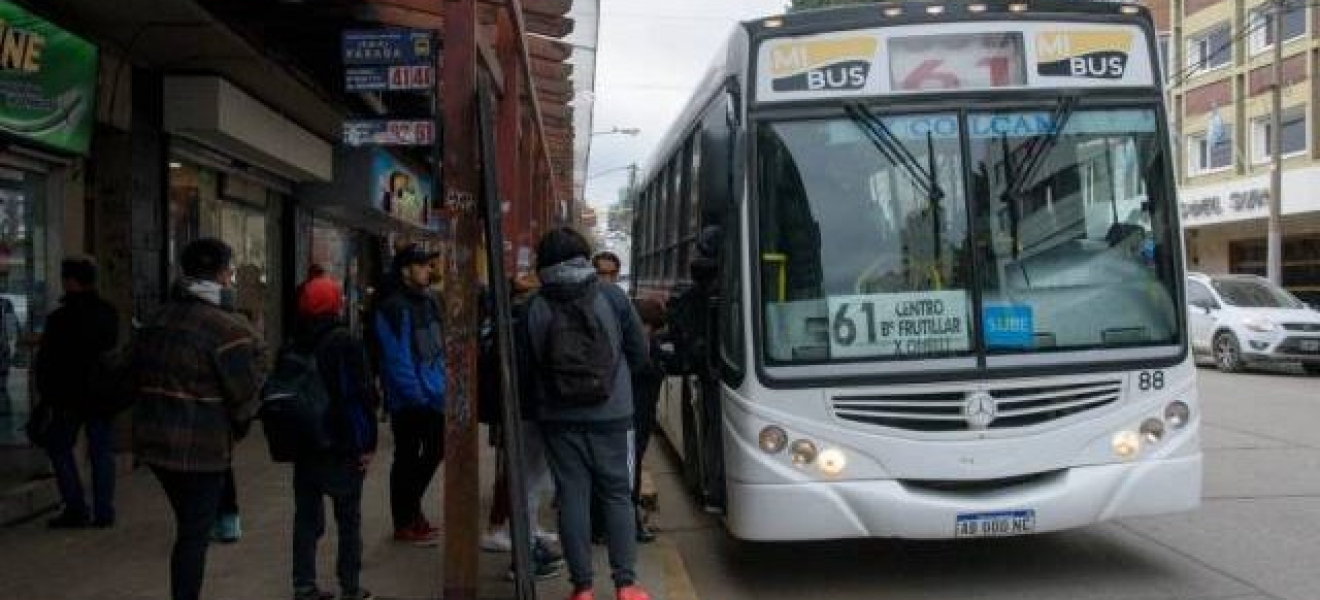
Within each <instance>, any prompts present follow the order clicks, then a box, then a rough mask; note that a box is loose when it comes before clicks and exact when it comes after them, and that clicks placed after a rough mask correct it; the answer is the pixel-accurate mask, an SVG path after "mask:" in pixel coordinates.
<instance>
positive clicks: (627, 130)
mask: <svg viewBox="0 0 1320 600" xmlns="http://www.w3.org/2000/svg"><path fill="white" fill-rule="evenodd" d="M641 132H642V130H641V129H638V128H636V127H617V126H616V127H611V128H609V129H607V130H605V131H593V132H591V137H596V136H598V135H611V134H615V133H617V134H619V135H637V134H639V133H641Z"/></svg>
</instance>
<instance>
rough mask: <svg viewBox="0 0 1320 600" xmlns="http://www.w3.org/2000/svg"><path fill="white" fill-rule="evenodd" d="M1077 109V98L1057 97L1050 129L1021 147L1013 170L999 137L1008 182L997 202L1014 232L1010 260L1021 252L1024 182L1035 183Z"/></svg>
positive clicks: (1005, 144)
mask: <svg viewBox="0 0 1320 600" xmlns="http://www.w3.org/2000/svg"><path fill="white" fill-rule="evenodd" d="M1076 108H1077V97H1076V96H1067V95H1066V96H1060V97H1059V104H1058V106H1056V107H1055V108H1054V112H1053V113H1051V114H1050V130H1049V131H1048V132H1046V133H1044V134H1040V135H1036V136H1033V137H1032V138H1030V139H1029V140H1027V142H1026V143H1025V144H1023V148H1024V152H1023V156H1022V160H1021V162H1019V163H1018V165H1017V166H1016V167H1015V166H1014V165H1013V155H1012V152H1010V151H1009V148H1008V136H1007V134H1004V135H1001V136H1000V139H1001V143H1002V144H1003V153H1004V176H1005V178H1006V179H1007V180H1008V181H1007V184H1008V185H1006V186H1005V188H1004V193H1003V194H1002V195H1001V196H1000V201H1001V202H1003V203H1004V204H1007V205H1008V219H1009V225H1010V227H1011V228H1012V230H1013V260H1017V259H1018V257H1019V256H1020V255H1021V253H1022V248H1021V245H1022V243H1021V242H1022V240H1021V232H1020V231H1019V229H1020V226H1021V221H1022V215H1021V214H1020V213H1021V206H1020V205H1021V202H1022V196H1023V193H1024V192H1025V191H1026V189H1025V188H1026V185H1027V182H1029V181H1035V179H1036V175H1037V173H1038V172H1039V171H1040V168H1041V166H1042V165H1044V164H1045V157H1046V156H1049V154H1050V152H1051V151H1053V150H1054V147H1055V146H1056V145H1058V142H1059V136H1060V135H1061V134H1062V133H1063V129H1064V127H1066V126H1067V125H1068V120H1069V119H1071V118H1072V115H1073V111H1074V110H1076Z"/></svg>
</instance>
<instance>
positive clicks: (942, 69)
mask: <svg viewBox="0 0 1320 600" xmlns="http://www.w3.org/2000/svg"><path fill="white" fill-rule="evenodd" d="M938 31H939V32H938V33H932V31H931V29H930V28H929V27H926V26H920V25H907V26H900V27H889V28H882V29H864V30H856V31H843V32H834V33H827V34H818V35H808V36H796V37H782V38H772V39H769V40H766V41H764V42H763V43H762V44H761V46H760V50H759V53H758V73H757V87H756V93H757V99H758V100H759V101H761V102H780V101H793V100H814V99H826V98H844V97H859V96H878V95H886V94H904V93H917V92H930V91H938V90H957V91H966V90H993V89H1006V88H1008V89H1024V88H1093V87H1114V86H1122V87H1133V86H1152V85H1154V84H1155V77H1154V69H1153V65H1152V64H1151V56H1150V52H1149V49H1148V48H1147V47H1146V46H1145V44H1144V43H1143V42H1142V40H1144V39H1145V38H1144V36H1143V35H1142V32H1141V30H1140V29H1139V28H1137V27H1135V26H1131V25H1109V24H1095V23H950V24H945V25H941V26H940V28H939V30H938Z"/></svg>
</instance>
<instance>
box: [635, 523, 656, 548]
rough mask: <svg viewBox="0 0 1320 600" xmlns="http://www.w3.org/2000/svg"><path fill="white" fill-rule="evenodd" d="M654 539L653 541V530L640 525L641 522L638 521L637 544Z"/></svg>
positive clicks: (646, 542) (647, 542)
mask: <svg viewBox="0 0 1320 600" xmlns="http://www.w3.org/2000/svg"><path fill="white" fill-rule="evenodd" d="M654 541H655V532H654V531H652V530H651V528H650V527H647V526H645V525H642V524H641V523H638V524H637V543H639V544H649V543H651V542H654Z"/></svg>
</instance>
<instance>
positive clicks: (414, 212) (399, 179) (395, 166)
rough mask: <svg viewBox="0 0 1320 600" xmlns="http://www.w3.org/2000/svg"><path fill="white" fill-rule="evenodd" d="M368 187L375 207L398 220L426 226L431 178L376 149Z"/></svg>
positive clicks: (429, 204)
mask: <svg viewBox="0 0 1320 600" xmlns="http://www.w3.org/2000/svg"><path fill="white" fill-rule="evenodd" d="M371 189H372V193H373V194H374V197H375V198H376V202H377V208H379V209H381V210H382V211H384V212H386V213H388V214H390V215H392V216H394V217H395V218H396V219H399V220H401V221H407V222H409V223H413V224H416V225H419V226H422V225H425V224H426V220H427V213H428V209H429V208H430V207H431V206H432V202H431V190H432V187H431V177H430V176H428V175H423V174H421V173H420V172H419V171H418V170H416V169H413V168H412V167H410V166H408V165H407V164H404V163H403V162H402V161H399V160H398V159H396V158H394V157H393V156H391V155H390V153H388V152H384V151H377V152H374V153H373V156H372V160H371Z"/></svg>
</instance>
